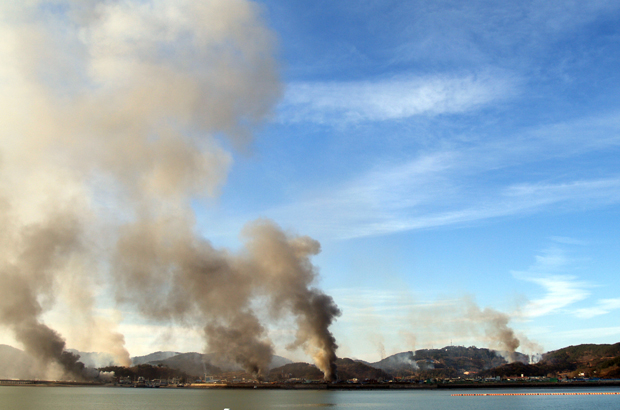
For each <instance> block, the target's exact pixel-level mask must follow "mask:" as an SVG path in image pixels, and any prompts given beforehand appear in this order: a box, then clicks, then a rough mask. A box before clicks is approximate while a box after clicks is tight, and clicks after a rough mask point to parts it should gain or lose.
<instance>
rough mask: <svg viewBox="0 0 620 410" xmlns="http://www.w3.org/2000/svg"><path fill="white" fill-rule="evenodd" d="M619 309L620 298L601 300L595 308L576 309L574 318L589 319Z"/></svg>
mask: <svg viewBox="0 0 620 410" xmlns="http://www.w3.org/2000/svg"><path fill="white" fill-rule="evenodd" d="M618 309H620V298H615V299H601V300H599V301H598V302H597V304H596V306H593V307H589V308H583V309H577V310H576V311H575V316H577V317H579V318H582V319H590V318H593V317H595V316H601V315H606V314H608V313H610V312H611V311H613V310H618Z"/></svg>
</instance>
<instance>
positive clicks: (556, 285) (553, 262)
mask: <svg viewBox="0 0 620 410" xmlns="http://www.w3.org/2000/svg"><path fill="white" fill-rule="evenodd" d="M578 263H579V262H578V261H577V260H575V259H572V258H569V257H568V256H567V255H566V252H565V251H564V250H563V249H561V248H558V247H555V246H554V247H552V248H549V249H547V250H545V251H544V252H543V253H542V254H541V255H536V257H535V263H534V264H533V265H532V266H530V267H529V268H528V269H527V270H526V271H513V272H512V275H513V276H514V277H515V278H517V279H520V280H524V281H527V282H531V283H535V284H537V285H539V286H540V287H542V288H543V291H544V295H543V296H542V297H540V298H538V299H534V300H531V301H530V302H529V303H528V304H527V305H526V306H525V308H524V309H523V312H522V315H523V316H524V317H528V318H535V317H540V316H545V315H549V314H552V313H557V312H559V311H562V310H564V309H566V308H567V307H568V306H570V305H573V304H574V303H577V302H579V301H582V300H584V299H586V298H588V297H589V296H590V293H591V292H590V291H589V290H588V289H589V288H591V287H592V286H593V285H592V284H591V283H589V282H586V281H583V280H580V279H579V278H578V277H577V276H575V275H570V274H567V272H571V271H572V270H573V269H574V268H575V265H578Z"/></svg>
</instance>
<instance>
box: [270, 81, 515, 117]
mask: <svg viewBox="0 0 620 410" xmlns="http://www.w3.org/2000/svg"><path fill="white" fill-rule="evenodd" d="M514 88H515V87H514V81H513V80H510V79H508V78H506V77H501V76H493V75H489V74H480V75H464V76H438V75H433V76H426V77H417V78H407V79H402V78H395V79H388V80H379V81H362V82H329V83H328V82H315V83H310V82H304V83H292V84H290V85H289V86H288V89H287V91H286V94H285V98H284V102H283V103H282V104H281V106H280V119H281V121H282V122H304V121H308V122H316V123H336V122H337V123H343V122H345V123H357V122H362V121H385V120H395V119H401V118H408V117H412V116H416V115H438V114H444V113H459V112H464V111H468V110H471V109H474V108H477V107H479V106H481V105H484V104H488V103H490V102H492V101H496V100H498V99H501V98H504V97H505V96H506V95H507V94H513V93H514Z"/></svg>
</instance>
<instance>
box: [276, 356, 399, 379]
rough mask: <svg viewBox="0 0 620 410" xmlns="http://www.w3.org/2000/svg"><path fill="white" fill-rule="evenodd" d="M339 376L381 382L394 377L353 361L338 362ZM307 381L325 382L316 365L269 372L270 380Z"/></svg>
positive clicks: (302, 365) (290, 365) (283, 368)
mask: <svg viewBox="0 0 620 410" xmlns="http://www.w3.org/2000/svg"><path fill="white" fill-rule="evenodd" d="M336 366H337V368H338V369H337V374H338V379H339V380H350V379H359V380H362V381H363V380H366V379H370V380H380V379H385V380H387V379H391V378H392V377H391V376H390V375H389V374H388V373H386V372H385V371H383V370H381V369H376V368H374V367H371V366H369V365H367V364H365V363H361V362H359V361H355V360H351V359H338V360H336ZM291 378H294V379H305V380H323V372H321V371H320V370H319V369H318V368H317V367H316V366H315V365H313V364H308V363H289V364H287V365H284V366H281V367H277V368H275V369H272V370H271V371H270V372H269V379H270V380H286V379H291Z"/></svg>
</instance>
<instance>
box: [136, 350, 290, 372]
mask: <svg viewBox="0 0 620 410" xmlns="http://www.w3.org/2000/svg"><path fill="white" fill-rule="evenodd" d="M158 353H164V354H163V355H161V356H162V357H164V356H166V354H167V353H171V352H158ZM149 356H151V355H149ZM145 357H148V356H145ZM287 363H291V361H290V360H289V359H286V358H284V357H282V356H277V355H274V356H273V357H272V359H271V364H270V366H269V369H272V368H274V367H279V366H282V365H284V364H287ZM146 364H150V365H153V366H157V365H163V366H166V367H169V368H171V369H178V370H180V371H182V372H184V373H187V374H189V375H194V376H202V375H204V374H205V373H206V374H207V375H208V376H214V375H218V374H221V373H223V372H235V371H242V370H243V369H242V368H241V367H240V366H239V365H238V364H236V363H231V362H229V361H228V360H226V359H225V358H223V357H222V356H220V355H218V354H217V353H207V354H201V353H177V354H174V355H172V356H168V357H167V358H164V359H154V360H150V361H148V362H146Z"/></svg>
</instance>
